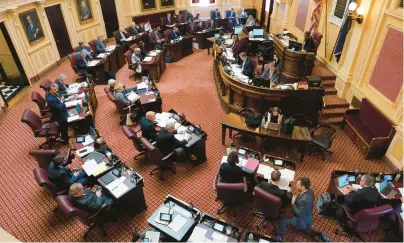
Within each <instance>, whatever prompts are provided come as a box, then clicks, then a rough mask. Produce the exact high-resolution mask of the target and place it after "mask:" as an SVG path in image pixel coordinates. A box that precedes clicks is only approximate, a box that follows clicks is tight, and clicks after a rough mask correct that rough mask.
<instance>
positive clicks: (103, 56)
mask: <svg viewBox="0 0 404 243" xmlns="http://www.w3.org/2000/svg"><path fill="white" fill-rule="evenodd" d="M107 56H108V55H107V54H106V53H100V54H98V56H97V58H105V57H107Z"/></svg>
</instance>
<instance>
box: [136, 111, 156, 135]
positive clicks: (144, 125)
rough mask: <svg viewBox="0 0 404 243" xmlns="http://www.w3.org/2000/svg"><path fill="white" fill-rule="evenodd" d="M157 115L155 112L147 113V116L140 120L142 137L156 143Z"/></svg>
mask: <svg viewBox="0 0 404 243" xmlns="http://www.w3.org/2000/svg"><path fill="white" fill-rule="evenodd" d="M155 122H156V113H155V112H154V111H148V112H146V116H144V117H142V118H140V128H141V129H142V136H143V137H145V138H147V139H148V140H150V141H156V137H157V130H156V125H155Z"/></svg>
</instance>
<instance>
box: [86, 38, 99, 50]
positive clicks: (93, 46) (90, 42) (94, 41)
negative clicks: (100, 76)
mask: <svg viewBox="0 0 404 243" xmlns="http://www.w3.org/2000/svg"><path fill="white" fill-rule="evenodd" d="M96 42H97V40H91V41H89V42H88V45H89V46H90V47H91V49H92V50H93V51H96V50H97V48H95V43H96Z"/></svg>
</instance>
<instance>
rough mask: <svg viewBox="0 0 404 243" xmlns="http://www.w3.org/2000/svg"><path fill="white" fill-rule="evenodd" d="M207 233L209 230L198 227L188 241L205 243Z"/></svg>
mask: <svg viewBox="0 0 404 243" xmlns="http://www.w3.org/2000/svg"><path fill="white" fill-rule="evenodd" d="M206 232H207V230H206V229H204V228H201V227H198V226H196V227H195V229H194V231H193V232H192V235H191V236H190V237H189V239H188V241H190V242H205V241H206V237H205V235H206Z"/></svg>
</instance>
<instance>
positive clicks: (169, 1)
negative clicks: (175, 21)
mask: <svg viewBox="0 0 404 243" xmlns="http://www.w3.org/2000/svg"><path fill="white" fill-rule="evenodd" d="M160 7H161V8H173V7H175V1H174V0H160Z"/></svg>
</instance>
